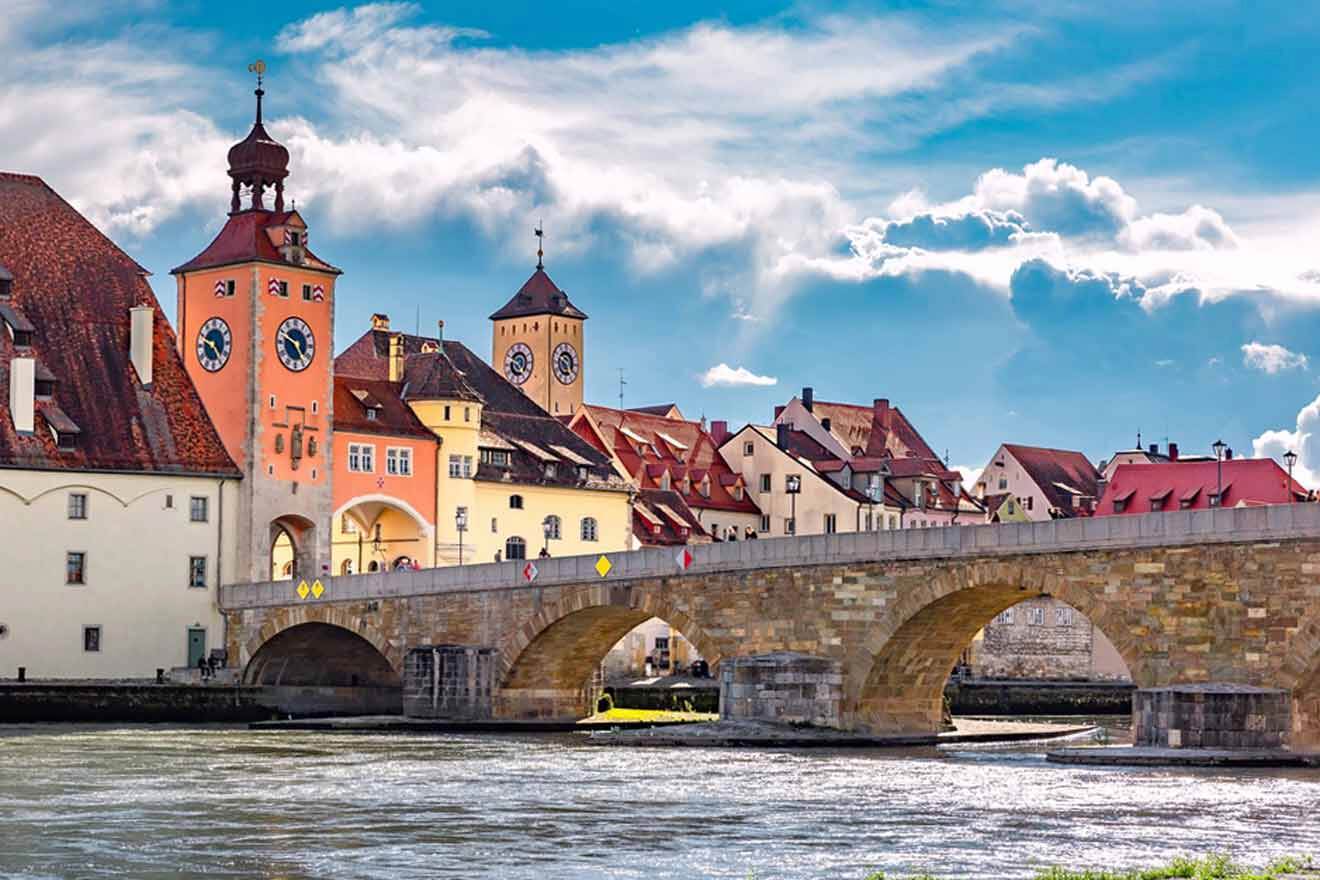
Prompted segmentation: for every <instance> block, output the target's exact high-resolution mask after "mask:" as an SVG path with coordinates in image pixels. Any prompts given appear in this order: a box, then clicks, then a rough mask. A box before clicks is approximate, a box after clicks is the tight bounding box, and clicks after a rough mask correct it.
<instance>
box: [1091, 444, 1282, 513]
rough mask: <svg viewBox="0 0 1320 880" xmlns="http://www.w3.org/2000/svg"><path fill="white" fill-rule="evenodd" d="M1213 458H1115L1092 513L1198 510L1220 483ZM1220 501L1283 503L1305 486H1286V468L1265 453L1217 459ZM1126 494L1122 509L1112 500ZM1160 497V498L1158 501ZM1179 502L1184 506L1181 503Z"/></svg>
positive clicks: (1232, 503)
mask: <svg viewBox="0 0 1320 880" xmlns="http://www.w3.org/2000/svg"><path fill="white" fill-rule="evenodd" d="M1219 479H1220V476H1219V469H1218V463H1217V462H1214V461H1189V462H1163V463H1160V464H1121V465H1119V466H1118V468H1117V469H1115V471H1114V474H1113V477H1112V479H1110V481H1109V485H1108V487H1106V489H1105V494H1104V497H1103V498H1101V499H1100V503H1099V505H1098V506H1097V508H1096V516H1113V515H1115V514H1120V515H1126V514H1134V513H1150V512H1151V511H1152V510H1156V511H1158V510H1170V509H1175V508H1174V507H1173V506H1172V505H1173V498H1172V497H1171V496H1176V497H1177V499H1178V505H1177V506H1178V507H1183V508H1184V509H1189V510H1204V509H1206V508H1208V507H1210V497H1211V496H1212V495H1214V494H1215V493H1216V492H1217V491H1218V489H1219V486H1220V483H1219ZM1223 487H1224V506H1225V507H1237V506H1238V505H1255V504H1286V503H1288V502H1289V501H1304V500H1306V498H1307V497H1308V496H1307V491H1306V489H1305V488H1304V487H1303V486H1302V484H1301V483H1299V482H1297V481H1296V480H1293V482H1292V493H1291V495H1290V493H1289V491H1288V472H1287V471H1285V470H1284V469H1283V468H1282V467H1280V466H1279V464H1278V462H1276V461H1274V460H1273V459H1270V458H1235V459H1231V460H1229V461H1225V462H1223ZM1124 499H1127V500H1128V504H1127V506H1126V507H1124V509H1123V510H1122V511H1116V510H1114V502H1115V501H1119V502H1122V501H1123V500H1124ZM1160 499H1164V501H1165V504H1164V506H1163V507H1161V506H1160V505H1159V504H1158V501H1159V500H1160ZM1184 505H1185V507H1184Z"/></svg>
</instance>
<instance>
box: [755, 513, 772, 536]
mask: <svg viewBox="0 0 1320 880" xmlns="http://www.w3.org/2000/svg"><path fill="white" fill-rule="evenodd" d="M757 531H758V532H760V533H761V534H763V535H764V534H767V533H768V532H769V531H770V517H769V516H766V515H765V514H761V526H760V528H758V529H757Z"/></svg>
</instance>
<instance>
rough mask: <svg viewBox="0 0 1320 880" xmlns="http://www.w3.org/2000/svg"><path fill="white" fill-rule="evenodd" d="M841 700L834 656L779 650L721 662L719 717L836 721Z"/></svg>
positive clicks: (839, 671)
mask: <svg viewBox="0 0 1320 880" xmlns="http://www.w3.org/2000/svg"><path fill="white" fill-rule="evenodd" d="M842 702H843V670H842V667H841V665H840V664H839V662H838V661H837V660H830V659H828V658H825V657H812V656H809V655H807V654H798V653H794V652H790V651H781V652H776V653H772V654H761V655H757V656H753V657H729V658H726V659H725V660H724V662H723V663H721V664H720V718H721V719H723V720H737V721H770V722H773V723H776V724H810V725H813V726H816V727H840V726H841V724H840V708H841V704H842Z"/></svg>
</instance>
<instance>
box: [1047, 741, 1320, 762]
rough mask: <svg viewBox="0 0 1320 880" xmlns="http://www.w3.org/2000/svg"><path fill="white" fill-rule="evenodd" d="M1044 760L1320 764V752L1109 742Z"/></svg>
mask: <svg viewBox="0 0 1320 880" xmlns="http://www.w3.org/2000/svg"><path fill="white" fill-rule="evenodd" d="M1045 760H1047V761H1049V762H1051V763H1054V764H1080V765H1084V766H1089V767H1320V752H1290V751H1288V750H1286V749H1160V748H1146V747H1141V746H1107V747H1101V748H1077V749H1058V750H1056V751H1051V752H1046V753H1045Z"/></svg>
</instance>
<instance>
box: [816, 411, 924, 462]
mask: <svg viewBox="0 0 1320 880" xmlns="http://www.w3.org/2000/svg"><path fill="white" fill-rule="evenodd" d="M811 414H812V415H814V416H815V417H816V418H817V419H818V420H823V419H829V420H830V433H832V434H833V435H834V436H835V437H837V438H838V439H839V442H841V443H842V444H843V445H844V446H845V447H846V448H847V449H848V450H849V451H850V452H851V451H852V450H854V449H860V450H861V454H862V455H865V456H869V457H873V458H879V457H882V456H885V455H886V454H887V455H889V456H891V457H893V458H909V457H910V458H939V456H938V455H936V454H935V452H934V450H932V449H931V448H930V447H929V446H928V445H926V441H925V440H924V439H922V436H921V434H919V433H918V432H917V429H916V428H914V427H913V426H912V423H911V422H910V421H908V419H907V416H905V415H903V411H902V410H900V409H899V408H898V407H896V406H890V405H889V401H888V400H884V399H878V400H876V401H875V402H874V403H873V404H872V405H871V406H858V405H856V404H851V403H830V402H828V401H824V400H817V401H816V402H815V403H814V404H813V405H812V408H811Z"/></svg>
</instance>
